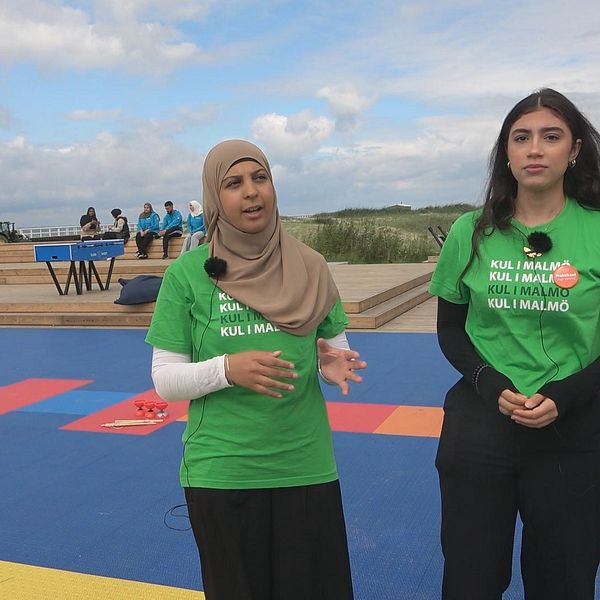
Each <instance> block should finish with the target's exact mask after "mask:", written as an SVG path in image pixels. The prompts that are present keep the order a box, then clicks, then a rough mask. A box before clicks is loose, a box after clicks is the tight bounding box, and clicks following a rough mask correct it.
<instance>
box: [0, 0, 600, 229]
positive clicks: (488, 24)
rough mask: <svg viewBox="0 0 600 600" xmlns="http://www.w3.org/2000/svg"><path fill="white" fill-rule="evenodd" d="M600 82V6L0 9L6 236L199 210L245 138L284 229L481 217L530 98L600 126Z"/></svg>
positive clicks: (278, 0) (200, 3) (127, 3)
mask: <svg viewBox="0 0 600 600" xmlns="http://www.w3.org/2000/svg"><path fill="white" fill-rule="evenodd" d="M599 65H600V10H598V8H597V3H596V1H592V0H571V1H570V2H563V1H562V0H529V1H528V2H522V1H520V0H519V1H513V0H504V1H502V2H497V1H491V0H490V1H486V2H481V1H475V0H453V1H449V0H448V1H444V0H438V1H435V2H434V1H427V0H419V1H418V2H405V1H402V0H395V1H387V0H372V1H370V2H365V1H364V0H360V1H357V0H328V1H327V2H324V1H323V0H314V1H312V0H307V1H301V0H289V1H287V0H261V1H260V2H257V1H255V0H231V1H229V0H219V1H217V0H180V1H177V0H82V1H76V0H69V1H66V0H0V220H11V221H16V223H17V225H18V226H22V227H27V226H40V225H68V224H76V223H77V222H78V220H79V216H80V215H81V214H82V213H83V212H85V209H86V208H87V207H88V206H89V205H93V206H95V207H96V209H97V211H98V213H99V215H100V217H101V220H102V221H105V222H108V221H110V215H109V214H108V213H109V211H110V209H111V208H114V207H117V206H118V207H121V208H122V209H123V210H124V211H125V212H126V214H129V215H130V217H135V215H137V214H138V213H139V211H140V209H141V206H142V204H143V203H144V202H147V201H150V202H152V203H153V204H154V205H155V207H158V208H162V204H163V203H164V202H165V201H166V200H168V199H171V200H173V201H174V202H175V203H176V204H179V205H180V206H181V207H182V208H185V204H186V203H187V201H188V200H191V199H199V198H200V195H201V185H200V182H201V167H202V161H203V159H204V156H205V154H206V152H207V151H208V150H209V149H210V148H211V147H212V146H213V145H214V144H215V143H217V142H219V141H221V140H223V139H227V138H231V137H239V138H245V139H249V140H251V141H253V142H255V143H256V144H258V145H259V146H260V147H262V148H263V150H265V152H266V153H267V156H268V157H269V159H270V161H271V164H272V166H273V170H274V176H275V184H276V187H277V191H278V196H279V201H280V208H281V212H282V214H286V215H294V214H310V213H313V212H316V211H322V210H335V209H339V208H344V207H363V206H369V207H379V206H386V205H389V204H394V203H397V202H404V203H408V204H411V205H412V206H414V207H419V206H425V205H431V204H447V203H454V202H477V201H479V200H480V198H481V192H482V188H483V185H484V181H485V175H486V161H487V156H488V153H489V150H490V148H491V145H492V144H493V141H494V137H495V135H496V134H497V131H498V129H499V126H500V122H501V120H502V119H503V117H504V115H505V114H506V112H507V111H508V110H509V109H510V108H511V106H512V105H513V104H514V103H515V102H516V101H518V100H519V99H520V98H522V97H523V96H525V95H527V94H528V93H530V92H531V91H532V90H534V89H536V88H539V87H543V86H551V87H555V88H556V89H558V90H560V91H562V92H564V93H566V94H567V95H569V96H570V97H571V98H572V99H573V100H574V101H575V102H576V103H577V104H578V105H579V106H580V107H581V108H582V109H583V110H584V112H585V113H586V114H587V115H588V116H589V117H590V118H591V120H592V121H593V122H594V123H595V124H596V125H597V126H600V67H599Z"/></svg>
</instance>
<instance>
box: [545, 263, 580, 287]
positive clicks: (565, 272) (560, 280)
mask: <svg viewBox="0 0 600 600" xmlns="http://www.w3.org/2000/svg"><path fill="white" fill-rule="evenodd" d="M552 279H553V280H554V283H555V284H556V285H557V286H558V287H559V288H563V290H568V289H571V288H572V287H575V286H576V285H577V283H578V282H579V271H578V270H577V269H576V268H575V267H572V266H571V265H569V264H566V263H565V264H564V265H560V267H556V269H554V273H552Z"/></svg>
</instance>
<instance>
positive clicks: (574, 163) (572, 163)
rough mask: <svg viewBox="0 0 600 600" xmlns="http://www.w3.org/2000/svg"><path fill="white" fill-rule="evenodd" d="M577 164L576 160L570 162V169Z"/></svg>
mask: <svg viewBox="0 0 600 600" xmlns="http://www.w3.org/2000/svg"><path fill="white" fill-rule="evenodd" d="M576 164H577V161H576V160H575V159H572V160H570V161H569V167H570V168H571V169H572V168H573V167H574V166H575V165H576Z"/></svg>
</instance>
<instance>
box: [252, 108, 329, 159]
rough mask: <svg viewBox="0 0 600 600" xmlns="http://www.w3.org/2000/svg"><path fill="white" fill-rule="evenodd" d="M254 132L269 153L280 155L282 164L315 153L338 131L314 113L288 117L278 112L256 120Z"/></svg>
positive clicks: (253, 126) (305, 112)
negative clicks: (334, 131)
mask: <svg viewBox="0 0 600 600" xmlns="http://www.w3.org/2000/svg"><path fill="white" fill-rule="evenodd" d="M251 128H252V133H253V135H254V137H255V138H256V139H257V140H258V142H259V143H261V144H263V145H264V146H265V148H266V150H267V152H268V153H270V154H273V155H276V156H277V157H278V160H279V161H280V162H288V161H296V160H298V159H299V158H301V157H302V156H305V155H306V154H309V153H311V152H314V151H315V150H317V149H318V148H319V146H320V144H321V143H322V142H323V141H324V140H326V139H327V138H328V137H329V136H330V135H331V134H332V133H333V130H334V128H335V125H334V123H333V122H332V121H331V120H330V119H327V118H326V117H322V116H316V115H314V114H313V113H312V112H311V111H308V110H306V111H303V112H300V113H298V114H296V115H292V116H289V117H287V116H285V115H278V114H275V113H271V114H267V115H262V116H260V117H257V118H256V119H254V121H253V122H252V125H251Z"/></svg>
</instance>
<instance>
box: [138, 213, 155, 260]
mask: <svg viewBox="0 0 600 600" xmlns="http://www.w3.org/2000/svg"><path fill="white" fill-rule="evenodd" d="M137 227H138V231H137V233H136V234H135V243H136V245H137V248H138V251H137V257H138V258H148V246H150V244H151V243H152V240H153V239H155V238H157V237H158V235H159V230H160V219H159V218H158V215H157V214H156V213H155V212H154V209H153V208H152V204H150V202H146V203H145V204H144V210H143V211H142V212H141V213H140V216H139V219H138V225H137Z"/></svg>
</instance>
